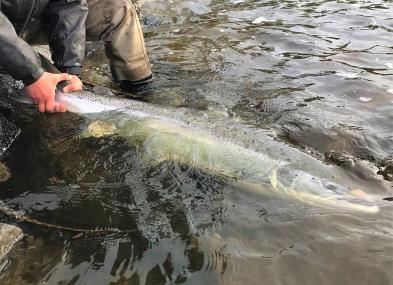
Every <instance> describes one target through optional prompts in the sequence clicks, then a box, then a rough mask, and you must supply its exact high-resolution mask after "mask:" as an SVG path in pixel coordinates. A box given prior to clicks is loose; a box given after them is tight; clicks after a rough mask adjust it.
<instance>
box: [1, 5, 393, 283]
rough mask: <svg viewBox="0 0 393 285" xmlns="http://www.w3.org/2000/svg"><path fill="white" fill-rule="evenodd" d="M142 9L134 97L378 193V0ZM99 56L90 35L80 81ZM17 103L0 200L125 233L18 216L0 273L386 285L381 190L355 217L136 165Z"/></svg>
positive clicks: (389, 148) (391, 155)
mask: <svg viewBox="0 0 393 285" xmlns="http://www.w3.org/2000/svg"><path fill="white" fill-rule="evenodd" d="M142 13H143V23H144V26H145V32H146V43H147V48H148V50H149V54H150V57H151V60H152V63H153V69H154V72H155V88H156V92H155V93H154V94H153V95H151V96H150V97H148V98H147V100H148V101H150V102H152V103H156V104H161V105H170V106H175V107H187V108H194V109H198V110H201V111H204V112H207V113H209V114H210V115H212V114H213V115H214V116H218V117H223V116H231V117H237V118H239V120H241V121H242V122H243V123H244V124H247V125H249V126H250V127H253V128H255V129H256V130H263V132H264V133H268V134H270V135H271V136H273V137H275V138H277V140H280V141H283V142H285V143H286V144H287V145H288V148H297V149H300V150H302V151H304V152H305V153H307V154H308V155H310V156H313V157H316V158H317V159H319V160H320V161H321V163H331V164H336V165H339V166H340V171H338V172H337V173H336V175H337V176H340V175H345V176H349V177H352V179H353V181H354V182H356V183H357V184H360V185H364V189H362V190H363V191H365V192H366V193H368V194H369V195H376V196H378V197H392V196H393V191H392V186H393V185H392V180H393V142H392V130H393V84H392V83H393V46H392V36H393V17H392V15H393V5H392V3H391V2H390V1H378V0H373V1H356V0H354V1H298V0H294V1H247V0H245V1H242V0H221V1H220V0H217V1H213V0H212V1H209V0H199V1H186V0H183V1H181V0H173V1H164V0H155V1H146V3H145V5H144V6H143V8H142ZM103 58H104V56H103V52H102V50H101V49H100V45H96V44H93V45H92V46H91V47H90V51H89V54H88V57H87V62H86V68H87V69H86V70H85V73H84V77H85V79H86V80H88V81H92V82H95V83H101V84H104V85H108V86H112V85H111V83H110V80H109V77H108V76H109V71H108V65H107V63H106V62H105V61H104V60H103ZM93 66H94V67H93ZM25 111H26V112H27V113H26V115H24V116H22V117H18V116H16V117H18V119H17V121H18V124H19V126H21V128H22V134H21V135H20V136H19V137H18V139H17V141H16V142H15V143H14V145H13V146H12V147H11V149H10V150H9V151H8V152H7V153H6V154H5V155H4V156H3V158H2V161H3V162H5V163H6V164H7V166H8V167H9V168H10V170H11V172H12V178H11V179H10V180H9V181H7V182H5V183H1V184H0V188H1V192H0V198H1V199H2V200H5V201H6V202H7V203H8V204H9V205H10V206H12V207H13V208H14V209H16V210H23V211H25V212H26V213H28V214H29V215H31V216H33V217H35V218H36V219H38V220H41V221H45V222H48V223H54V224H59V225H66V226H69V227H75V228H87V229H94V228H117V229H122V230H130V231H131V232H130V233H128V234H121V235H116V236H110V237H107V236H101V235H93V236H88V237H82V238H80V237H74V236H73V235H72V234H70V233H64V232H56V231H53V230H48V229H42V228H39V227H34V226H31V225H25V226H24V229H25V230H26V232H27V233H28V236H27V237H26V238H25V240H24V241H22V242H20V243H18V244H17V246H16V247H15V249H14V250H13V251H12V252H11V255H10V257H9V259H8V260H7V265H6V268H5V269H4V270H3V271H2V272H1V275H0V280H1V284H393V276H392V273H391V269H392V268H393V238H392V236H393V223H392V221H391V217H392V213H393V208H392V207H393V206H392V205H391V204H390V203H389V202H387V201H385V202H383V203H382V202H381V211H380V213H378V214H376V215H365V214H359V213H351V212H348V211H340V210H336V209H323V208H318V207H316V206H315V207H314V206H310V205H305V204H302V203H300V202H296V201H290V200H284V199H279V198H274V197H265V196H262V195H258V194H257V193H252V192H245V191H240V189H237V188H236V187H234V186H231V185H229V184H228V183H227V182H226V181H224V180H222V179H221V177H216V176H214V175H211V174H209V173H204V172H203V171H201V170H199V169H195V168H194V167H191V166H189V165H181V164H179V163H176V162H171V161H167V162H162V163H160V164H157V165H150V164H146V162H145V161H143V160H141V159H140V153H139V150H138V149H137V148H135V147H133V146H132V145H130V143H129V141H128V140H127V139H125V138H119V137H110V136H109V137H104V138H92V137H90V138H86V137H83V136H81V133H82V132H83V130H84V129H85V128H86V127H87V126H88V124H89V121H88V120H86V119H83V118H80V117H78V116H77V115H73V114H60V115H56V116H47V115H38V114H36V113H34V112H33V111H31V110H30V111H29V110H25ZM245 135H246V134H245Z"/></svg>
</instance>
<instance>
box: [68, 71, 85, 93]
mask: <svg viewBox="0 0 393 285" xmlns="http://www.w3.org/2000/svg"><path fill="white" fill-rule="evenodd" d="M71 76H72V78H71V79H69V80H68V82H69V84H68V85H67V86H66V87H64V88H63V92H72V91H78V90H82V88H83V83H82V81H81V80H80V79H79V77H78V76H76V75H71Z"/></svg>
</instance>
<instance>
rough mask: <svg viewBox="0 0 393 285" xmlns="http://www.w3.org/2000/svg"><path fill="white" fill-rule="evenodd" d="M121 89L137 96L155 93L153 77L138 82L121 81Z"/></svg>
mask: <svg viewBox="0 0 393 285" xmlns="http://www.w3.org/2000/svg"><path fill="white" fill-rule="evenodd" d="M120 89H121V90H122V91H124V92H128V93H132V94H134V95H137V96H145V95H149V94H151V93H152V91H153V75H149V76H148V77H145V78H143V79H139V80H136V81H131V80H121V81H120Z"/></svg>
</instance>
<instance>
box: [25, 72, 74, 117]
mask: <svg viewBox="0 0 393 285" xmlns="http://www.w3.org/2000/svg"><path fill="white" fill-rule="evenodd" d="M72 77H73V76H72V75H69V74H67V73H60V74H54V73H49V72H44V73H43V74H42V75H41V77H40V78H39V79H38V80H37V81H35V82H34V83H32V84H30V85H28V86H25V92H26V94H27V96H29V97H30V98H31V99H32V100H33V102H34V103H35V104H38V110H39V111H40V112H41V113H45V112H49V113H53V112H66V111H67V108H66V106H65V105H64V104H60V103H56V102H55V94H56V85H57V83H59V82H60V81H64V80H69V81H72V80H73V78H72Z"/></svg>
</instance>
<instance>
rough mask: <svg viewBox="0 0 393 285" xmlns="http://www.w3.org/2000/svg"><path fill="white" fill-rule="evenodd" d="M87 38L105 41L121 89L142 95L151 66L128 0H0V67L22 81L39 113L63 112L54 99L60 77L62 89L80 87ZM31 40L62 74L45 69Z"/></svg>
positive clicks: (71, 89) (146, 90)
mask: <svg viewBox="0 0 393 285" xmlns="http://www.w3.org/2000/svg"><path fill="white" fill-rule="evenodd" d="M86 40H91V41H96V40H102V41H104V43H105V50H106V55H107V57H108V59H109V63H110V68H111V72H112V75H113V78H114V81H115V82H116V83H118V84H119V86H120V88H121V89H122V90H124V91H126V92H131V93H134V94H140V95H143V94H145V93H147V92H149V91H150V90H151V83H152V71H151V66H150V63H149V58H148V56H147V53H146V49H145V43H144V38H143V33H142V29H141V26H140V22H139V18H138V15H137V12H136V8H135V6H134V4H133V2H132V1H131V0H0V66H1V67H2V68H3V69H4V70H5V71H6V72H7V73H9V74H10V75H11V76H13V77H14V78H15V79H17V80H22V81H23V83H24V84H25V92H26V94H27V95H28V96H29V97H31V98H32V100H33V101H34V102H35V103H36V104H37V105H38V108H39V111H40V112H65V111H66V107H65V105H63V104H59V103H56V102H55V101H54V98H55V89H56V85H57V83H59V82H60V81H64V80H67V81H68V85H67V86H66V87H64V89H63V90H64V92H71V91H76V90H80V89H82V82H81V80H80V78H79V77H80V74H81V68H82V63H83V59H84V56H85V44H86ZM34 44H49V47H50V50H51V54H52V60H53V62H54V64H55V66H56V67H57V68H58V69H59V70H60V71H61V72H63V73H61V74H54V73H50V72H46V71H45V70H44V69H43V68H42V66H41V62H40V58H39V56H38V55H37V53H36V52H35V51H34V49H33V48H32V47H31V45H34Z"/></svg>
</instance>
